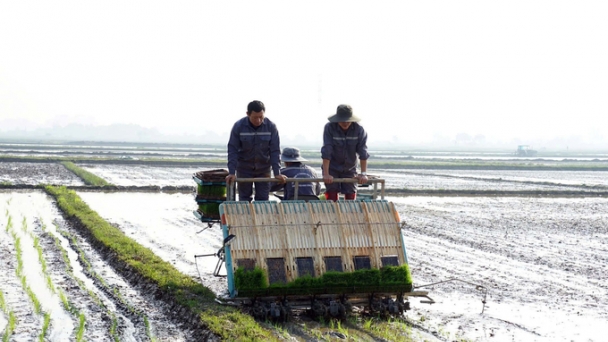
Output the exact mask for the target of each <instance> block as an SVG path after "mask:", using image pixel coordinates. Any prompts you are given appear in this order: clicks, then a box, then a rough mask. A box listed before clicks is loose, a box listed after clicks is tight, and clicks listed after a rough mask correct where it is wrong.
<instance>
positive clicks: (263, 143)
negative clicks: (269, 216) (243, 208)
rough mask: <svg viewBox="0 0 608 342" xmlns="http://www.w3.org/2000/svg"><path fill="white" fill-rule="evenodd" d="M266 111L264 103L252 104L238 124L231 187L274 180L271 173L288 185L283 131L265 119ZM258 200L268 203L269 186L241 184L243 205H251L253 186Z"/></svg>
mask: <svg viewBox="0 0 608 342" xmlns="http://www.w3.org/2000/svg"><path fill="white" fill-rule="evenodd" d="M265 112H266V107H264V104H263V103H262V101H252V102H250V103H249V105H248V106H247V116H246V117H244V118H242V119H240V120H239V121H237V122H236V123H235V124H234V126H233V127H232V131H231V132H230V140H229V141H228V173H229V174H228V176H226V183H228V184H230V183H231V182H234V181H235V179H236V178H237V176H238V178H270V169H272V172H273V173H274V176H275V178H277V179H280V180H282V181H283V182H285V179H286V178H287V177H285V176H283V175H281V173H280V168H281V161H280V157H279V156H280V154H281V148H280V141H279V131H278V130H277V127H276V125H275V124H274V123H273V122H272V121H270V120H269V119H268V118H266V117H265V116H264V114H265ZM254 184H255V200H256V201H268V193H269V192H270V183H269V182H256V183H240V184H238V192H239V201H249V202H251V199H252V195H253V185H254Z"/></svg>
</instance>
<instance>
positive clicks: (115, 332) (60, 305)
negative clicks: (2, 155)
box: [0, 192, 196, 341]
mask: <svg viewBox="0 0 608 342" xmlns="http://www.w3.org/2000/svg"><path fill="white" fill-rule="evenodd" d="M7 201H8V202H9V203H10V207H9V208H8V209H7V208H6V207H7V206H6V202H7ZM0 202H2V203H4V205H0V209H1V210H2V211H3V212H6V211H7V210H8V211H7V212H10V213H12V214H13V215H14V216H15V217H19V219H20V220H22V221H23V222H20V223H19V227H14V226H16V225H17V224H15V223H14V221H15V219H13V218H12V217H13V216H10V217H11V226H12V228H10V231H11V232H12V233H14V234H15V235H17V234H19V236H18V237H17V238H19V239H20V240H19V241H20V245H22V246H24V247H23V250H22V254H23V265H24V267H23V273H24V274H25V275H26V277H25V279H27V283H26V285H27V286H29V287H31V288H32V289H33V290H32V291H31V292H32V293H34V294H35V297H36V298H37V299H38V300H39V301H40V307H41V310H40V313H38V314H37V313H36V312H35V310H34V309H33V305H32V300H31V299H30V298H31V297H29V296H28V291H25V290H23V286H22V284H21V280H20V279H19V277H17V276H16V275H15V274H16V270H17V261H16V256H15V255H16V254H17V247H16V246H15V242H14V240H15V238H13V237H11V236H10V234H9V232H7V231H6V226H7V220H8V217H9V215H8V214H7V216H6V217H5V220H4V222H2V225H1V226H0V227H1V228H2V231H1V233H0V234H2V236H0V248H1V251H2V253H0V262H1V264H0V284H2V288H1V289H2V291H3V297H4V299H5V302H6V306H7V307H8V308H10V310H11V311H12V312H13V313H14V315H15V317H16V318H17V324H16V328H15V329H14V331H13V333H12V336H13V337H14V338H15V340H16V341H19V340H23V341H26V340H27V341H29V340H34V339H38V338H39V337H40V336H41V335H43V334H44V335H45V337H44V339H45V340H47V341H66V340H87V341H110V340H118V341H150V340H154V341H192V340H196V338H195V336H196V335H194V334H193V332H192V331H191V330H189V329H188V327H183V326H179V325H177V324H174V323H172V318H170V316H169V317H168V316H167V313H168V312H170V310H171V308H170V307H167V305H166V304H164V303H163V302H159V301H156V300H154V299H153V298H152V297H153V296H154V295H155V294H156V293H155V292H154V291H145V290H146V289H145V288H135V287H133V286H131V285H130V284H129V283H128V282H127V281H125V280H124V279H123V278H122V277H121V276H119V275H118V274H117V273H116V272H115V271H114V270H113V269H112V268H111V267H110V266H109V264H108V263H107V262H106V261H105V260H104V259H103V258H102V257H100V256H99V254H98V253H97V251H96V250H94V249H93V248H92V247H91V246H90V245H89V244H88V243H87V242H86V241H85V240H84V239H83V238H81V237H80V236H78V235H77V231H76V230H73V228H71V227H70V225H69V224H68V223H67V222H66V221H64V220H63V218H62V217H61V216H60V215H59V212H58V210H57V208H56V207H54V206H53V205H52V202H51V201H50V198H49V197H48V196H46V194H43V193H41V192H29V193H18V194H16V193H12V194H10V195H8V196H7V194H2V193H1V192H0ZM13 231H15V232H13ZM66 236H67V237H66ZM11 241H13V242H11ZM41 258H42V259H41ZM41 260H42V261H41ZM42 269H44V270H45V272H42ZM33 273H38V276H37V278H36V277H34V276H33V275H32V274H33ZM30 278H31V279H34V281H33V282H35V284H34V283H33V282H32V281H30ZM38 278H39V279H38ZM148 290H149V289H148ZM142 291H144V292H143V293H142ZM49 313H50V314H49ZM47 314H48V316H49V317H50V324H49V328H48V329H47V330H48V331H44V330H43V326H44V316H45V315H47ZM1 321H2V320H0V323H1ZM43 331H44V332H43ZM11 340H12V339H11Z"/></svg>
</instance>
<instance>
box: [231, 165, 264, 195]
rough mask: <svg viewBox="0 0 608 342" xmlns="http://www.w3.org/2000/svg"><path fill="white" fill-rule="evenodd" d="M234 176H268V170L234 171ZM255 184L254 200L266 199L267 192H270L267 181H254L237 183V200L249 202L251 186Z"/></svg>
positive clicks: (251, 192) (251, 191) (251, 193)
mask: <svg viewBox="0 0 608 342" xmlns="http://www.w3.org/2000/svg"><path fill="white" fill-rule="evenodd" d="M236 178H270V170H268V171H266V172H259V171H256V172H252V171H238V170H237V171H236ZM254 185H255V200H256V201H268V194H269V193H270V183H269V182H255V183H238V184H237V189H238V191H239V201H248V202H251V196H252V195H253V186H254Z"/></svg>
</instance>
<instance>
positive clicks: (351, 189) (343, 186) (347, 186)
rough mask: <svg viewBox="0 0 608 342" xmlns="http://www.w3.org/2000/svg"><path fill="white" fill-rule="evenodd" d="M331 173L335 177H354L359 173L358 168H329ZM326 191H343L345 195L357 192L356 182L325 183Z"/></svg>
mask: <svg viewBox="0 0 608 342" xmlns="http://www.w3.org/2000/svg"><path fill="white" fill-rule="evenodd" d="M329 174H330V175H332V176H333V177H334V178H353V177H355V176H356V175H357V170H351V171H343V172H338V171H334V170H329ZM325 192H328V193H343V194H345V195H350V194H356V193H357V184H356V183H331V184H325Z"/></svg>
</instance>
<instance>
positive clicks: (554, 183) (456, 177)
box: [405, 171, 608, 191]
mask: <svg viewBox="0 0 608 342" xmlns="http://www.w3.org/2000/svg"><path fill="white" fill-rule="evenodd" d="M405 172H406V173H408V174H410V175H417V176H422V177H429V176H433V177H443V178H448V179H454V180H471V181H481V182H488V183H505V184H507V183H513V184H525V185H539V186H548V187H555V188H556V189H563V188H572V189H581V190H585V191H593V190H600V191H606V190H608V186H606V185H603V184H595V185H586V184H573V183H563V182H559V181H543V180H523V179H508V178H503V177H499V176H498V177H481V176H468V175H450V174H445V173H435V172H424V173H422V172H412V171H405Z"/></svg>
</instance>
